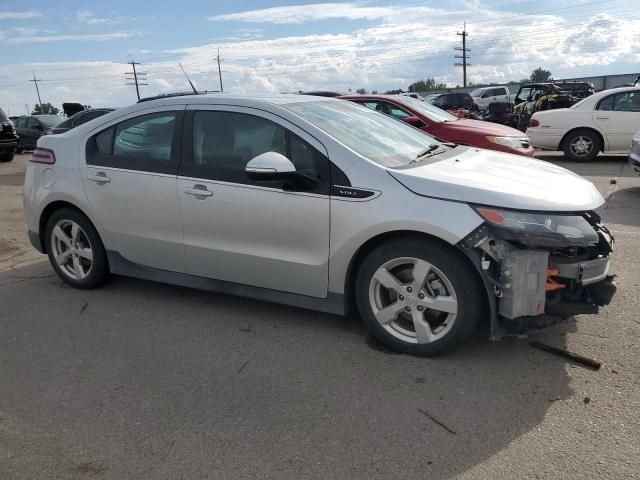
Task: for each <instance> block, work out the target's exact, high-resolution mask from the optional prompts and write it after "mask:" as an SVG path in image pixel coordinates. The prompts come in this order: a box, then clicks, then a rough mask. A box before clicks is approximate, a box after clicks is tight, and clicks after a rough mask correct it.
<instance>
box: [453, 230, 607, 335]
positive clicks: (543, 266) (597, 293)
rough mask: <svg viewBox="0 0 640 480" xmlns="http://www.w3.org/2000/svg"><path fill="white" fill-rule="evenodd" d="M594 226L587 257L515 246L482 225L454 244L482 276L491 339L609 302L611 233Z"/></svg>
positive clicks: (540, 326)
mask: <svg viewBox="0 0 640 480" xmlns="http://www.w3.org/2000/svg"><path fill="white" fill-rule="evenodd" d="M596 230H597V231H598V232H599V235H600V238H601V241H600V244H599V245H598V246H596V247H594V248H595V249H596V251H592V252H591V254H590V255H589V256H585V255H582V256H571V255H564V254H561V255H558V254H557V252H554V251H553V250H552V251H548V250H544V249H536V248H535V247H524V246H520V247H518V246H516V245H514V244H513V243H512V242H510V241H506V240H502V239H500V238H499V237H497V236H496V235H494V234H493V232H492V231H491V230H490V229H488V228H487V227H486V226H482V227H480V228H479V229H478V230H476V231H475V232H473V233H472V234H471V235H470V236H469V237H467V238H466V239H465V240H464V241H463V242H461V243H460V244H459V246H460V247H461V248H462V250H463V251H464V252H465V253H466V254H467V256H468V257H469V258H470V259H471V260H472V261H473V263H474V265H476V269H477V271H478V273H479V274H480V275H481V276H482V279H483V283H484V286H485V289H486V291H487V298H488V300H489V302H488V303H489V310H490V314H491V328H490V338H491V339H492V340H499V339H500V338H502V337H504V336H507V335H523V334H526V333H527V332H529V331H533V330H540V329H544V328H547V327H550V326H552V325H555V324H557V323H559V322H561V321H563V320H566V319H567V318H569V317H571V316H573V315H581V314H597V313H598V312H599V310H600V308H601V307H603V306H605V305H608V304H609V302H610V301H611V299H612V298H613V296H614V295H615V292H616V285H615V282H614V277H613V276H612V275H610V274H609V261H610V258H609V255H610V252H611V246H612V243H613V237H612V236H611V233H610V232H609V231H608V230H607V229H606V227H604V226H600V225H598V226H596ZM551 277H553V278H551ZM551 280H552V281H551ZM553 285H555V286H553Z"/></svg>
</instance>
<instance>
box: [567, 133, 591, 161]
mask: <svg viewBox="0 0 640 480" xmlns="http://www.w3.org/2000/svg"><path fill="white" fill-rule="evenodd" d="M569 148H570V149H571V153H573V154H574V155H575V156H576V157H586V156H587V155H589V154H590V153H591V151H592V150H593V140H591V139H590V138H589V137H585V136H583V135H578V136H577V137H575V138H574V139H573V141H572V142H571V144H570V145H569Z"/></svg>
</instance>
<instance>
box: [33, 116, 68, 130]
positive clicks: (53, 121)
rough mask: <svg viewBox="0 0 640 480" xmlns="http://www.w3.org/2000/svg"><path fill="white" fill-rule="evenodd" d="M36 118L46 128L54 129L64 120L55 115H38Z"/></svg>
mask: <svg viewBox="0 0 640 480" xmlns="http://www.w3.org/2000/svg"><path fill="white" fill-rule="evenodd" d="M36 118H37V119H38V120H39V121H40V123H41V124H42V125H44V126H45V127H47V128H51V127H55V126H56V125H58V124H59V123H60V122H62V120H64V119H63V118H62V117H59V116H57V115H38V116H37V117H36Z"/></svg>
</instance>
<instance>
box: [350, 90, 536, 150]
mask: <svg viewBox="0 0 640 480" xmlns="http://www.w3.org/2000/svg"><path fill="white" fill-rule="evenodd" d="M339 98H342V99H344V100H350V101H352V102H356V103H359V104H361V105H364V106H366V107H368V108H371V109H372V110H376V111H378V112H381V113H384V114H387V115H390V116H392V117H394V118H397V119H398V120H402V121H403V122H407V123H408V124H410V125H413V126H414V127H417V128H419V129H420V130H422V131H424V132H426V133H428V134H429V135H431V136H432V137H435V138H437V139H438V140H441V141H443V142H451V143H455V144H457V145H469V146H471V147H478V148H486V149H488V150H499V151H501V152H508V153H515V154H517V155H524V156H527V157H533V151H534V150H533V147H532V146H531V144H530V143H529V138H528V137H527V136H526V135H525V134H523V133H522V132H521V131H520V130H516V129H515V128H511V127H507V126H504V125H499V124H497V123H491V122H483V121H481V120H469V119H463V118H457V117H454V116H453V115H451V114H449V113H447V112H445V111H444V110H441V109H439V108H438V107H435V106H433V105H431V104H429V103H427V102H423V101H421V100H417V99H415V98H411V97H405V96H400V95H345V96H342V97H339Z"/></svg>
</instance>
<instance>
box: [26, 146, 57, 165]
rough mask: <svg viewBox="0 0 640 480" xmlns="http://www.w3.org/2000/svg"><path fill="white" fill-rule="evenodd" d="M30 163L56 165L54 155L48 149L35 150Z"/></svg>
mask: <svg viewBox="0 0 640 480" xmlns="http://www.w3.org/2000/svg"><path fill="white" fill-rule="evenodd" d="M31 161H32V162H33V163H45V164H47V165H53V164H54V163H56V154H55V153H53V150H49V149H48V148H36V149H35V150H34V151H33V154H32V155H31Z"/></svg>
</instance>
